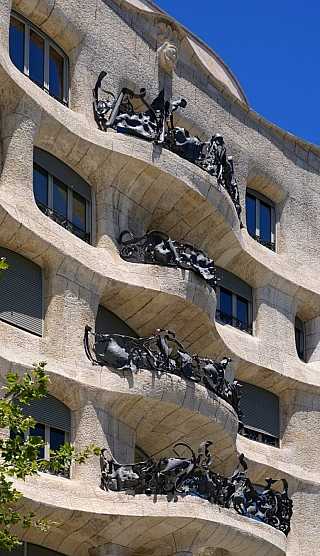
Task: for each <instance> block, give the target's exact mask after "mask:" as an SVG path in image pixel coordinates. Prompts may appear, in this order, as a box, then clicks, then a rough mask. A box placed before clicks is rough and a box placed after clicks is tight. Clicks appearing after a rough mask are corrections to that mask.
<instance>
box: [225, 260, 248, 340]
mask: <svg viewBox="0 0 320 556" xmlns="http://www.w3.org/2000/svg"><path fill="white" fill-rule="evenodd" d="M216 272H217V278H218V287H217V312H216V319H217V320H218V321H219V322H220V323H222V324H230V325H231V326H234V327H235V328H239V329H240V330H243V331H244V332H248V334H252V314H253V312H252V302H253V295H252V288H251V286H249V284H247V283H246V282H244V281H243V280H241V279H240V278H238V277H237V276H235V275H234V274H231V272H228V271H227V270H224V269H223V268H219V267H216Z"/></svg>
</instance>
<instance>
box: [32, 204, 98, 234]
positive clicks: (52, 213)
mask: <svg viewBox="0 0 320 556" xmlns="http://www.w3.org/2000/svg"><path fill="white" fill-rule="evenodd" d="M36 203H37V205H38V207H39V209H40V210H41V212H43V214H45V215H46V216H48V217H49V218H51V220H53V221H54V222H56V223H57V224H59V226H62V228H65V229H66V230H68V232H71V233H72V234H73V235H75V236H77V237H79V238H80V239H82V240H83V241H85V242H86V243H90V234H89V233H87V232H85V231H84V230H81V228H78V226H76V225H75V224H73V222H71V221H70V220H68V219H67V218H66V217H65V216H63V215H62V214H60V213H59V212H57V211H56V210H54V209H52V208H50V207H48V206H47V205H45V204H43V203H41V202H40V201H38V200H37V199H36Z"/></svg>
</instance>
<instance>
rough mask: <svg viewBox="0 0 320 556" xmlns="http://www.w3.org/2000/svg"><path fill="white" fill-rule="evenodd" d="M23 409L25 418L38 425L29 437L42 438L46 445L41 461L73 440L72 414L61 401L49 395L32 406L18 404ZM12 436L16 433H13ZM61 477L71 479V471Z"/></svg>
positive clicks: (63, 471)
mask: <svg viewBox="0 0 320 556" xmlns="http://www.w3.org/2000/svg"><path fill="white" fill-rule="evenodd" d="M16 403H17V404H18V405H19V406H20V407H21V409H22V413H23V416H24V417H25V418H26V417H30V416H31V417H33V418H34V419H35V420H36V421H37V423H36V426H35V427H34V429H29V430H28V431H27V434H28V435H31V436H40V438H42V440H43V441H44V442H46V445H45V447H44V448H41V449H40V450H39V459H48V460H49V459H50V450H59V448H60V446H62V445H63V444H65V443H66V442H70V440H71V412H70V409H69V408H68V407H67V406H66V405H65V404H64V403H62V402H61V401H60V400H58V399H57V398H55V397H54V396H51V395H50V394H47V395H46V396H44V397H43V398H40V399H36V400H32V401H31V402H30V405H26V404H24V403H21V402H16ZM11 436H14V433H12V432H11ZM59 475H63V476H65V477H69V469H65V470H62V471H61V472H59Z"/></svg>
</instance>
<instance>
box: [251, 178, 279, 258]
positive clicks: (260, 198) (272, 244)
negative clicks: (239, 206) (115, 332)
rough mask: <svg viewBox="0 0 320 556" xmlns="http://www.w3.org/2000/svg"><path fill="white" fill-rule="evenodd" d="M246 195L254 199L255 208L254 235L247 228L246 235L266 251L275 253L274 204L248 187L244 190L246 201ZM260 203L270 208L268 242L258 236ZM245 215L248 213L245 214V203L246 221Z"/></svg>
mask: <svg viewBox="0 0 320 556" xmlns="http://www.w3.org/2000/svg"><path fill="white" fill-rule="evenodd" d="M247 195H249V196H250V197H253V198H254V199H255V208H256V212H255V220H256V230H255V234H251V233H250V232H249V230H248V226H247V231H248V234H249V235H250V237H252V239H254V240H255V241H257V242H258V243H260V245H263V246H264V247H266V248H267V249H270V251H274V252H276V251H277V211H276V205H275V203H274V202H273V201H271V200H270V199H268V197H266V196H265V195H263V194H262V193H259V192H258V191H256V190H255V189H251V188H250V187H247V190H246V200H247ZM261 202H263V203H264V204H265V205H268V207H269V208H270V241H267V240H265V239H263V238H262V237H261V236H260V231H261V230H260V203H261ZM247 215H248V212H247V203H246V219H247Z"/></svg>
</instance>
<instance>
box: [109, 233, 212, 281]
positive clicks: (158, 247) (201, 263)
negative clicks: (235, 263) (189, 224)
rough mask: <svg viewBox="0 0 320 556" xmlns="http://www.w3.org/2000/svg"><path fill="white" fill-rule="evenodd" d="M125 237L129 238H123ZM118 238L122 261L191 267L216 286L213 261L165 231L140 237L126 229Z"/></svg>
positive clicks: (189, 268)
mask: <svg viewBox="0 0 320 556" xmlns="http://www.w3.org/2000/svg"><path fill="white" fill-rule="evenodd" d="M125 236H129V238H130V239H124V238H125ZM119 241H120V243H121V244H122V245H123V247H122V249H121V251H120V255H121V257H122V258H123V259H124V260H125V261H130V260H133V259H134V260H137V261H140V262H143V263H151V264H158V265H165V266H177V267H179V268H183V269H186V270H192V271H193V272H195V274H197V275H198V276H201V277H202V278H204V280H206V282H207V283H208V284H209V285H210V286H212V287H213V288H214V289H215V288H216V285H217V276H216V270H215V267H214V264H213V260H212V259H209V258H208V257H206V255H205V254H204V253H203V251H200V249H196V248H195V247H194V246H193V245H188V244H187V243H180V242H179V241H175V240H172V239H171V238H170V237H169V236H168V234H166V233H165V232H161V231H159V230H152V231H150V232H147V233H146V234H145V235H144V236H140V237H134V236H133V235H132V234H131V233H130V232H129V231H128V230H124V231H123V232H121V234H120V238H119Z"/></svg>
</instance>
